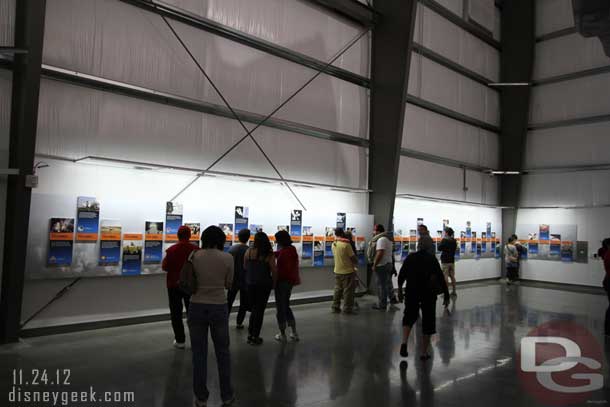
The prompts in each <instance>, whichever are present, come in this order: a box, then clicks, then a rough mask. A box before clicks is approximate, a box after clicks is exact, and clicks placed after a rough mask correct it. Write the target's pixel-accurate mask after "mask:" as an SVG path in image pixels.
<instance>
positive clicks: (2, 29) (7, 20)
mask: <svg viewBox="0 0 610 407" xmlns="http://www.w3.org/2000/svg"><path fill="white" fill-rule="evenodd" d="M15 1H16V0H0V46H3V47H12V46H13V45H14V44H15Z"/></svg>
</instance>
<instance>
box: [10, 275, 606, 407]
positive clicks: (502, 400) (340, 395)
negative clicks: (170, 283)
mask: <svg viewBox="0 0 610 407" xmlns="http://www.w3.org/2000/svg"><path fill="white" fill-rule="evenodd" d="M458 294H459V295H458V298H457V300H456V301H455V302H454V303H453V304H452V306H451V308H450V310H451V314H450V315H448V314H447V313H444V312H443V310H442V309H441V307H440V306H439V307H437V308H438V319H437V329H438V335H437V336H436V337H435V338H434V340H433V359H432V360H431V361H428V362H427V363H422V362H420V361H419V360H418V359H416V358H414V356H410V357H409V359H408V365H407V364H406V363H404V362H403V363H401V361H402V359H401V358H400V357H399V355H398V350H399V346H400V343H401V336H400V332H401V330H400V324H401V318H402V312H401V311H402V306H401V310H400V311H394V312H387V313H381V312H379V311H375V310H372V309H370V305H371V304H372V303H373V298H372V297H366V298H361V299H359V302H360V305H361V312H360V314H359V315H355V316H347V315H336V314H331V313H330V304H329V303H321V304H314V305H302V306H298V307H295V308H294V311H295V314H296V317H297V321H298V327H299V331H300V335H301V338H302V339H301V342H299V343H288V344H279V343H276V342H275V341H274V340H273V335H274V334H275V333H276V328H275V315H274V310H269V311H268V312H267V315H266V320H265V325H264V327H263V333H262V336H263V337H264V339H265V343H264V344H263V345H262V346H260V347H256V348H253V347H250V346H248V345H247V344H246V343H245V340H246V335H247V334H246V333H245V332H244V331H237V330H235V328H234V316H232V320H231V341H232V343H231V350H232V358H233V369H234V370H233V377H234V386H235V388H236V392H237V396H238V402H237V403H236V404H235V405H239V406H267V405H269V406H312V407H313V406H335V405H337V406H375V407H382V406H417V405H422V406H464V407H466V406H473V405H474V406H497V407H499V406H509V405H510V406H514V405H523V406H525V405H528V406H529V405H542V404H539V403H538V401H537V400H536V399H535V398H533V397H532V396H531V394H530V393H528V392H526V391H525V390H524V388H523V387H522V383H521V382H520V381H519V378H518V374H517V369H516V360H518V354H517V352H518V347H519V343H520V338H521V337H523V336H524V335H527V333H528V332H529V331H530V330H531V329H532V328H534V327H536V326H538V325H540V324H542V323H544V322H546V321H550V320H554V319H561V320H570V321H575V322H577V323H578V324H580V325H582V326H584V327H585V328H587V329H588V330H589V331H590V332H591V333H592V334H593V335H594V336H595V337H596V338H597V340H598V341H599V343H600V344H601V346H604V344H603V338H602V333H603V318H604V312H605V309H606V307H607V299H606V298H605V296H603V295H599V294H598V293H591V292H586V291H585V292H578V291H573V290H572V291H565V290H560V289H556V288H548V287H545V288H541V287H537V286H526V285H521V286H514V287H510V288H508V287H506V286H503V285H500V284H497V283H486V284H473V285H466V286H462V287H459V288H458ZM170 330H171V328H170V326H169V322H167V323H166V322H163V323H154V324H146V325H137V326H129V327H121V328H110V329H104V330H97V331H89V332H82V333H74V334H64V335H56V336H48V337H39V338H31V339H27V340H25V341H24V342H23V343H21V344H19V345H12V346H7V347H0V366H2V369H1V370H2V375H1V376H0V386H1V392H2V395H6V394H8V393H9V391H10V389H11V386H12V369H24V371H25V372H26V374H27V373H28V372H30V371H31V369H47V371H48V372H49V376H51V374H55V373H54V372H55V371H56V369H70V373H71V376H70V383H71V384H70V386H66V387H64V388H62V389H61V390H68V391H75V390H87V391H88V390H89V387H90V386H93V387H94V390H95V391H98V392H102V391H112V392H114V391H121V392H134V393H135V403H117V404H104V405H119V406H131V405H137V406H146V407H153V406H190V405H192V390H191V384H192V381H191V372H192V368H191V361H190V351H189V350H188V349H187V350H182V351H181V350H176V349H173V348H172V347H171V341H172V335H171V332H170ZM416 331H418V329H417V328H416ZM411 339H412V340H411V343H410V344H409V347H410V354H411V355H416V354H417V348H418V347H419V346H420V344H421V338H420V336H419V335H414V337H412V338H411ZM606 349H607V345H606ZM606 354H607V351H606ZM209 361H210V366H209V387H210V391H211V396H210V400H209V405H219V404H220V401H219V395H218V387H217V386H218V385H217V374H216V371H215V359H214V356H213V355H212V354H211V355H210V357H209ZM603 371H604V376H605V377H606V379H607V378H608V373H607V368H606V362H605V361H604V367H603ZM606 381H607V380H606ZM24 387H27V386H24ZM30 387H31V386H30ZM45 389H46V390H57V386H55V387H53V386H47V387H46V388H44V386H43V388H41V386H38V388H37V389H36V390H45ZM30 390H31V388H30ZM3 397H4V396H3ZM4 400H6V398H5V399H4ZM4 400H3V402H1V403H0V405H3V406H4V405H7V404H5V402H4ZM606 401H610V391H609V389H608V386H607V385H606V387H604V388H603V389H602V390H599V391H596V392H595V393H593V394H591V396H590V399H589V400H587V401H586V402H584V403H583V404H586V405H592V404H607V403H606ZM8 405H9V406H13V405H14V406H20V405H21V404H18V403H15V404H10V403H9V404H8ZM69 405H80V404H69ZM83 405H85V404H83ZM96 405H100V404H96Z"/></svg>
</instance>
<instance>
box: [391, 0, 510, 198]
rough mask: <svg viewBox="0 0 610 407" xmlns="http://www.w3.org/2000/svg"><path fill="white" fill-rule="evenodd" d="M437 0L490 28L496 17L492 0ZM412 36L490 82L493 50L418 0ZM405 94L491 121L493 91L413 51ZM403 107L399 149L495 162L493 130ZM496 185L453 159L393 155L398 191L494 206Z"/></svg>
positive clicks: (495, 118)
mask: <svg viewBox="0 0 610 407" xmlns="http://www.w3.org/2000/svg"><path fill="white" fill-rule="evenodd" d="M439 3H441V4H442V5H444V6H445V7H446V8H447V9H448V10H450V11H451V12H453V13H454V14H456V15H457V16H459V17H460V18H463V19H464V20H465V21H467V22H470V23H472V22H471V20H473V19H475V18H474V16H476V18H478V19H479V20H478V21H477V23H478V24H479V25H482V26H484V27H488V28H489V31H490V32H491V33H493V32H495V31H497V28H498V27H497V26H498V21H499V19H497V18H496V14H497V13H499V11H498V10H497V9H496V7H495V6H494V4H493V3H494V2H493V1H480V2H470V3H471V6H470V8H468V10H464V7H463V3H462V1H445V2H439ZM490 7H491V8H490ZM483 16H487V19H485V18H484V17H483ZM415 42H416V43H417V44H419V45H420V46H423V47H425V48H427V49H429V50H431V51H433V52H434V53H436V54H439V55H440V56H441V57H444V58H446V59H448V60H449V61H450V62H453V63H455V64H457V65H458V66H460V67H462V68H465V69H468V70H469V71H471V72H474V73H476V74H478V75H480V76H482V77H485V78H488V79H489V81H490V82H493V81H497V80H498V78H499V60H500V53H499V51H498V50H496V49H495V48H493V47H492V46H491V45H489V44H487V43H485V42H484V41H483V40H481V39H479V38H477V37H476V36H474V35H472V34H470V33H469V32H467V31H466V30H464V29H463V28H461V27H460V26H458V25H456V24H454V23H453V22H451V21H449V20H448V19H446V18H445V17H444V16H441V15H440V14H438V13H436V12H435V11H433V10H432V9H431V8H429V7H428V6H426V5H425V2H424V4H419V5H418V10H417V19H416V26H415ZM409 95H411V96H415V97H417V98H419V99H423V100H424V101H426V102H432V103H434V104H435V105H438V106H440V107H441V108H444V109H447V110H449V111H451V112H454V113H457V114H458V115H461V116H465V117H466V118H468V119H474V120H477V121H478V122H480V123H484V124H487V125H489V126H498V125H499V120H500V118H499V94H498V92H497V91H496V90H494V89H492V88H491V87H489V86H486V85H483V84H482V83H479V82H477V81H474V80H473V79H470V78H469V77H467V76H465V75H463V74H461V73H459V72H457V71H456V70H452V69H449V68H448V67H446V66H443V65H441V64H439V63H437V62H434V61H432V60H431V59H428V58H427V57H425V56H422V55H420V54H419V53H414V54H413V56H412V60H411V71H410V76H409ZM405 109H406V112H405V125H404V134H403V142H402V147H403V148H404V149H408V150H411V151H413V152H416V153H424V154H429V155H434V156H437V157H441V158H444V159H449V160H452V161H454V162H457V163H463V164H465V165H467V166H468V165H469V166H476V167H484V168H497V166H498V159H499V150H498V148H499V142H498V134H497V133H495V132H493V131H490V130H489V129H485V128H483V126H476V125H473V124H469V123H465V122H464V121H459V120H456V119H455V118H451V117H448V116H446V115H442V114H440V113H438V112H433V111H431V110H427V109H424V108H422V107H418V106H416V105H414V104H411V103H407V105H406V106H405ZM423 174H425V175H423ZM464 178H465V182H466V185H464ZM464 187H466V188H464ZM497 189H498V186H497V180H496V179H494V178H490V177H489V176H488V175H486V174H484V173H482V172H480V171H475V170H468V171H466V175H465V177H464V173H463V170H462V169H461V168H459V166H455V165H453V166H450V165H445V164H441V163H434V162H425V161H423V160H421V159H418V158H413V157H408V156H404V157H402V158H401V162H400V170H399V178H398V191H397V193H398V194H411V195H421V196H427V197H434V198H445V199H452V200H459V201H468V202H472V203H483V204H490V205H494V204H497V199H498V196H497V195H498V190H497Z"/></svg>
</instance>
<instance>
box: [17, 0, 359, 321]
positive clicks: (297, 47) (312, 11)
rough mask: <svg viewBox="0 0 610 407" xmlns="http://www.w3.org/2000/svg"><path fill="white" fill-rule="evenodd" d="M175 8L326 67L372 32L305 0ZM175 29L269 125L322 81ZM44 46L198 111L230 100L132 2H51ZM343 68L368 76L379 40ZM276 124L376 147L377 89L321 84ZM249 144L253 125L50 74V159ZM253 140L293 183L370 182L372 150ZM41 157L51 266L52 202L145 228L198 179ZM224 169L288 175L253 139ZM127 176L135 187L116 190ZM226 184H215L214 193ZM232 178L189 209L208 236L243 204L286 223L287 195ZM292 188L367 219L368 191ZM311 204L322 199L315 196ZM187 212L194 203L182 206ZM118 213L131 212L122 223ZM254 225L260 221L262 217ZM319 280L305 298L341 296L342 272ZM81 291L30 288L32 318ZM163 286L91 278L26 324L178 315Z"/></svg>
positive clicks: (46, 93)
mask: <svg viewBox="0 0 610 407" xmlns="http://www.w3.org/2000/svg"><path fill="white" fill-rule="evenodd" d="M171 3H172V4H174V5H176V6H177V7H180V8H183V9H184V10H185V11H186V12H190V13H194V14H196V15H199V16H201V17H205V18H208V19H211V20H214V21H217V22H219V23H221V24H223V25H226V26H228V27H230V28H233V29H236V30H239V31H242V32H244V33H246V34H249V35H252V36H254V37H258V38H260V39H263V40H265V41H268V42H270V43H274V44H276V45H279V46H282V47H285V48H288V49H290V50H293V51H297V52H300V53H302V54H305V55H307V56H308V57H313V58H316V59H318V60H320V61H322V62H324V63H326V62H328V61H330V60H331V58H333V57H334V56H335V55H337V54H338V53H339V52H340V51H342V50H343V48H344V47H345V45H346V44H348V43H349V42H350V41H351V40H353V39H354V38H356V37H357V36H358V35H359V34H360V33H361V32H362V28H361V27H359V26H356V25H353V24H352V23H350V22H348V21H347V20H344V19H342V18H340V17H336V16H334V15H332V14H330V13H328V12H326V11H324V10H323V9H321V8H320V7H316V6H313V5H311V4H310V3H308V2H301V1H297V2H295V1H292V0H261V1H257V2H256V6H255V5H254V2H251V1H249V0H232V1H222V2H213V1H204V2H201V1H194V0H181V1H178V0H174V1H172V2H171ZM170 23H171V24H172V26H173V27H174V28H175V30H176V31H177V32H178V33H179V35H180V36H181V37H182V38H183V40H184V42H185V43H186V44H187V46H188V47H189V49H190V50H191V51H192V53H193V54H194V56H195V58H197V60H198V62H199V63H200V64H201V65H202V66H203V68H204V69H205V70H206V71H207V73H208V74H209V76H210V77H211V78H212V80H213V81H214V82H215V84H216V85H217V86H218V88H219V89H220V90H221V92H222V93H223V94H224V96H225V97H226V99H227V100H228V102H229V103H230V104H231V106H232V107H234V108H236V109H241V110H244V111H247V112H251V113H257V114H260V115H267V114H269V113H271V111H272V110H273V109H274V108H276V107H277V106H278V105H279V104H280V103H281V102H283V101H284V100H285V99H286V98H288V97H289V96H290V95H291V94H292V93H293V92H294V91H296V90H297V89H298V88H299V87H301V86H302V85H303V84H305V83H306V82H307V81H308V80H309V79H310V78H312V77H313V76H314V75H316V73H317V72H316V71H314V70H312V69H310V68H306V67H304V66H301V65H300V64H296V63H294V62H289V61H287V60H284V59H281V58H279V57H275V56H272V55H270V54H267V53H264V52H262V51H258V50H255V49H254V48H250V47H248V46H246V45H243V44H239V43H237V42H232V41H230V40H228V39H225V38H222V37H220V36H217V35H215V34H213V33H210V32H207V31H203V30H199V29H196V28H194V27H192V26H187V25H185V24H181V23H177V22H175V21H172V20H170ZM44 40H45V43H44V54H43V62H44V64H46V65H47V66H50V67H57V68H62V69H67V70H69V71H70V72H78V73H80V74H86V75H92V76H94V77H98V78H104V79H108V80H113V81H118V82H121V83H123V84H127V85H135V86H139V87H143V88H146V89H150V90H153V91H159V92H165V93H169V94H171V95H174V96H176V97H180V98H188V99H189V100H194V101H196V102H206V103H213V104H217V105H222V104H223V102H222V100H221V98H220V97H219V96H218V95H217V94H216V93H215V92H214V90H213V89H212V87H211V85H210V83H209V82H208V81H206V79H205V78H204V77H203V75H202V74H201V73H200V72H199V71H198V69H197V67H196V65H195V64H194V63H193V61H191V60H190V59H189V56H188V55H187V53H186V52H185V51H184V49H183V48H182V47H181V46H180V43H179V42H178V41H177V40H176V39H175V38H174V37H173V36H172V33H171V31H170V30H169V28H168V27H167V26H166V25H165V23H164V22H163V20H162V19H161V18H160V17H159V16H158V15H157V14H154V13H152V12H149V11H145V10H142V9H140V8H137V7H134V6H132V5H130V4H127V3H125V2H122V1H119V0H100V1H97V0H96V1H80V0H48V1H47V15H46V24H45V39H44ZM334 65H335V66H337V67H340V68H343V69H345V70H348V71H351V72H353V73H356V74H359V75H362V76H368V71H369V37H368V36H367V35H365V36H364V37H362V38H361V39H360V40H359V41H357V42H356V44H355V45H354V46H353V47H352V48H350V50H349V51H347V52H346V53H345V54H344V55H343V56H342V57H340V58H339V59H337V61H336V62H335V64H334ZM274 118H279V119H284V120H289V121H291V122H295V123H299V124H302V125H307V126H313V127H316V128H319V129H323V130H324V131H332V132H338V133H342V134H345V135H348V136H351V137H355V138H356V139H367V138H368V95H367V91H366V89H365V88H363V87H359V86H358V85H355V84H353V83H351V82H348V81H344V80H341V79H338V78H336V77H333V76H330V75H326V74H321V75H319V77H317V78H316V79H315V80H314V81H313V82H312V83H311V84H310V85H309V86H307V87H306V88H305V89H304V90H303V91H302V92H301V93H299V94H298V95H297V96H296V97H295V98H294V99H293V100H292V101H291V102H290V103H288V104H287V105H286V106H285V107H284V108H283V109H282V110H280V111H279V112H278V113H277V114H276V115H274ZM246 126H247V127H248V128H249V129H251V128H252V127H254V125H253V124H246ZM244 135H245V131H244V129H243V128H241V126H240V125H239V123H238V122H237V121H235V120H233V119H228V118H224V117H219V116H214V115H212V114H204V113H200V112H196V111H192V110H187V109H185V108H176V107H172V106H169V105H165V104H159V103H155V102H150V101H144V100H141V99H135V98H133V97H131V96H128V95H124V94H116V93H110V92H107V91H102V90H96V89H92V88H90V87H84V86H81V85H80V84H77V83H68V82H63V81H57V80H53V79H49V78H43V80H42V83H41V95H40V109H39V121H38V134H37V154H38V155H39V156H41V155H44V156H47V157H48V156H56V157H62V158H67V159H73V160H74V159H79V158H83V157H86V156H98V157H106V158H113V159H123V160H130V161H139V162H145V163H151V164H162V165H169V166H180V167H189V168H198V169H205V168H206V167H208V166H209V165H210V164H211V163H212V162H213V161H214V160H215V159H216V158H218V157H219V156H220V155H221V154H222V153H223V152H225V151H226V150H227V149H228V148H229V147H230V146H231V145H232V144H233V143H234V142H236V141H237V140H239V139H240V138H241V137H243V136H244ZM253 135H254V137H255V138H256V140H257V141H258V142H259V143H260V144H261V146H262V147H263V149H264V150H265V153H266V154H267V155H268V157H269V158H270V159H271V160H272V161H273V162H274V164H275V165H276V166H277V168H278V170H279V171H280V172H281V173H282V175H283V176H284V177H285V178H288V179H296V180H300V181H305V182H315V183H324V184H330V185H336V186H339V187H351V188H366V186H367V151H366V148H363V147H358V146H354V145H353V143H352V144H346V143H342V142H334V141H329V140H324V139H321V138H314V137H311V136H306V135H303V134H300V133H294V132H289V131H283V130H277V129H273V128H269V127H265V126H263V127H261V128H259V129H257V130H256V132H254V133H253ZM42 159H43V160H45V161H47V162H49V164H50V167H49V168H47V169H45V170H46V172H43V171H44V170H43V171H41V187H40V189H38V190H37V191H35V194H34V196H33V203H32V205H33V209H32V222H31V224H30V231H31V232H32V236H33V240H32V241H35V242H38V243H36V244H34V245H30V246H31V247H30V253H31V255H32V256H33V257H32V259H34V258H40V256H41V254H40V253H38V252H40V251H41V250H42V251H44V248H46V243H45V241H44V240H45V239H46V234H45V231H44V230H43V229H44V227H46V222H48V220H46V221H45V219H42V218H44V217H48V216H54V215H50V212H49V210H50V208H48V207H47V204H50V205H51V208H52V210H53V211H54V212H58V214H57V215H58V216H71V215H72V216H73V213H74V204H75V197H76V196H77V195H81V194H87V193H89V194H92V195H94V196H99V197H100V198H103V201H102V211H103V210H104V209H103V208H104V201H105V202H106V206H105V207H106V208H107V209H111V211H110V212H112V211H114V212H115V215H112V216H113V217H119V218H121V217H122V218H124V219H127V218H128V217H129V215H130V214H131V215H133V217H134V219H135V218H137V222H140V221H141V220H143V219H140V218H141V217H142V216H145V214H144V213H145V212H146V213H148V212H149V210H148V209H147V210H146V211H143V212H142V213H139V212H138V209H139V207H141V206H144V207H145V206H146V205H148V204H150V206H151V207H154V208H156V209H154V210H155V211H158V212H159V215H158V216H157V217H159V218H160V219H159V220H163V219H162V216H163V215H162V211H163V209H162V204H163V202H164V201H166V200H168V199H170V198H171V197H172V196H173V195H174V194H175V193H176V192H178V190H179V189H180V188H181V187H182V186H183V185H186V183H187V182H188V179H191V178H192V174H191V175H185V174H177V173H173V174H164V173H160V174H155V175H154V177H157V178H156V179H149V178H147V177H151V175H144V174H141V171H140V173H138V171H137V170H134V169H133V168H131V169H130V170H129V171H131V173H130V174H129V175H127V176H125V175H122V176H121V175H117V174H116V172H117V171H119V172H120V171H126V170H125V169H124V168H123V169H117V168H114V169H112V168H110V169H108V168H106V169H105V170H102V169H93V168H91V166H87V165H84V164H78V165H76V164H69V163H65V162H62V161H55V160H50V159H49V158H42ZM87 167H90V168H87ZM93 167H95V166H93ZM95 168H97V167H95ZM213 170H215V171H222V172H231V173H240V174H243V175H252V176H264V177H277V174H276V173H275V171H274V170H273V169H272V167H271V166H270V165H269V164H268V163H267V162H266V160H265V157H264V156H263V155H262V154H261V153H260V152H259V151H258V150H257V148H256V146H255V145H254V143H253V142H252V141H250V140H246V141H245V142H244V143H242V145H240V146H239V147H238V148H236V149H235V150H233V151H232V152H231V153H230V154H229V155H227V156H226V158H225V159H224V160H223V161H221V162H220V163H219V164H218V165H216V166H214V168H213ZM134 171H135V172H134ZM109 174H114V175H112V176H110V175H109ZM125 178H128V179H133V180H134V182H133V183H131V184H129V183H123V182H119V183H117V182H116V181H117V179H125ZM145 178H146V181H144V179H145ZM206 178H207V177H206ZM135 180H138V181H135ZM215 182H217V185H215V186H214V185H213V184H214V183H215ZM231 182H233V181H226V182H225V181H222V182H221V181H220V179H218V181H212V180H210V179H207V180H202V181H200V182H198V183H197V184H195V186H194V187H193V189H192V190H188V191H187V193H185V196H184V197H181V199H186V200H187V201H188V202H189V203H190V207H191V208H193V207H194V206H195V205H200V206H199V207H198V208H197V211H200V212H201V216H197V219H193V220H195V221H200V222H201V223H202V226H203V225H204V224H206V223H218V222H223V220H221V219H220V217H221V216H224V215H223V214H224V212H222V211H223V210H226V214H225V215H226V216H225V217H228V218H227V219H226V220H227V221H229V222H231V221H232V214H230V212H232V211H233V207H234V206H235V205H239V204H243V205H246V206H248V205H249V206H251V207H256V206H257V205H259V206H260V208H266V209H270V212H272V213H274V212H275V211H276V212H277V213H282V214H283V213H286V214H288V213H289V210H290V209H295V208H298V205H297V203H296V202H295V201H294V199H293V198H292V197H291V196H290V195H289V193H288V192H287V191H286V190H285V189H284V188H280V187H279V186H278V185H274V184H261V183H252V182H248V181H239V182H238V181H234V182H237V184H232V183H231ZM130 185H131V190H130ZM117 188H120V189H121V190H122V191H123V192H122V194H123V196H122V197H120V198H114V195H113V194H114V192H117V191H118V190H117ZM123 188H125V189H124V190H123ZM144 188H147V190H144ZM295 190H296V192H297V194H298V195H299V197H300V198H302V200H303V201H306V202H307V203H306V206H307V205H309V206H308V209H309V210H310V211H312V213H314V212H315V213H324V214H327V215H328V216H330V217H332V218H333V219H334V216H335V212H337V211H346V212H358V213H367V212H368V208H367V206H366V205H367V200H366V194H359V193H348V192H339V191H330V190H319V189H307V188H297V189H295ZM87 191H89V192H87ZM110 191H113V194H110ZM253 191H255V192H253ZM256 191H258V192H256ZM109 194H110V195H113V197H112V198H111V197H110V195H109ZM189 194H191V195H190V197H189ZM314 196H315V197H316V198H315V199H312V197H314ZM210 197H214V199H213V200H212V201H213V202H216V203H214V204H213V205H212V206H213V207H214V211H219V213H214V214H213V213H207V214H204V212H205V205H206V202H208V205H210V203H209V201H210V200H211V198H210ZM147 200H148V202H147ZM252 201H255V203H252ZM313 201H315V202H313ZM160 205H161V206H160ZM121 206H122V207H123V212H121V211H120V208H121ZM187 207H188V206H187V205H185V210H187V209H186V208H187ZM335 207H336V209H334V208H335ZM36 208H37V209H36ZM112 208H113V209H112ZM159 208H161V209H160V210H159ZM219 208H221V209H219ZM287 208H289V209H287ZM147 211H148V212H147ZM59 212H61V213H59ZM110 212H108V214H109V215H110ZM220 212H222V213H220ZM262 212H263V209H260V210H259V213H262ZM116 213H120V214H119V215H118V216H117V215H116ZM155 213H157V212H155ZM197 213H199V212H197ZM193 214H194V213H193ZM102 216H104V215H102ZM146 216H148V215H146ZM151 216H152V215H151ZM306 217H307V215H304V218H306ZM185 220H186V219H185ZM40 222H44V223H45V224H44V225H43V226H44V227H43V229H41V225H39V224H38V223H40ZM251 222H253V223H254V222H255V219H252V220H251ZM268 222H271V220H268ZM274 222H275V221H274ZM329 222H330V221H329ZM348 223H349V220H348ZM277 224H278V225H279V224H283V223H282V222H279V223H277ZM333 224H334V223H331V224H329V225H328V226H332V225H333ZM138 225H139V223H138ZM275 227H276V226H271V228H275ZM267 229H269V228H267ZM41 230H42V232H41ZM125 231H126V232H127V230H125ZM363 232H364V231H363ZM36 236H38V237H36ZM29 264H30V265H31V264H32V263H31V262H30V263H29ZM28 267H30V266H28ZM308 272H309V273H310V274H309V275H308V276H305V280H306V281H307V283H304V284H303V285H302V286H301V287H299V289H297V292H298V293H300V294H301V295H305V293H304V291H308V292H310V293H312V292H313V293H314V294H315V291H317V290H323V289H328V288H331V287H332V273H331V272H330V270H329V269H328V268H321V269H310V270H308ZM70 281H72V280H71V279H54V280H46V279H37V280H28V281H27V282H26V286H25V292H24V303H23V319H26V318H28V317H29V316H31V315H32V314H33V313H34V312H35V311H36V310H38V309H39V308H40V307H42V306H43V305H44V304H45V303H46V302H47V301H49V300H50V299H51V298H52V297H53V296H54V295H55V294H56V293H57V292H58V291H59V290H60V289H61V288H62V287H64V286H65V285H66V284H68V283H69V282H70ZM164 290H165V289H164V276H163V275H147V276H139V277H126V278H123V277H118V278H114V277H105V278H96V277H92V278H87V279H84V280H82V281H81V282H79V283H78V284H77V285H76V286H75V287H74V288H73V289H72V290H70V291H69V293H68V294H67V295H65V296H64V297H62V298H61V299H60V300H58V301H57V302H55V303H53V305H51V306H50V307H49V308H47V309H46V310H45V311H44V312H43V313H42V314H40V315H39V316H38V317H37V318H36V319H35V320H33V321H32V322H30V323H29V324H28V326H26V328H28V327H35V326H43V325H50V324H51V325H53V324H62V323H74V322H84V321H88V320H102V319H108V318H117V317H120V316H122V315H125V316H127V315H129V316H134V315H149V314H158V313H167V306H166V301H167V300H166V294H165V292H164ZM92 298H95V301H92V300H91V299H92Z"/></svg>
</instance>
